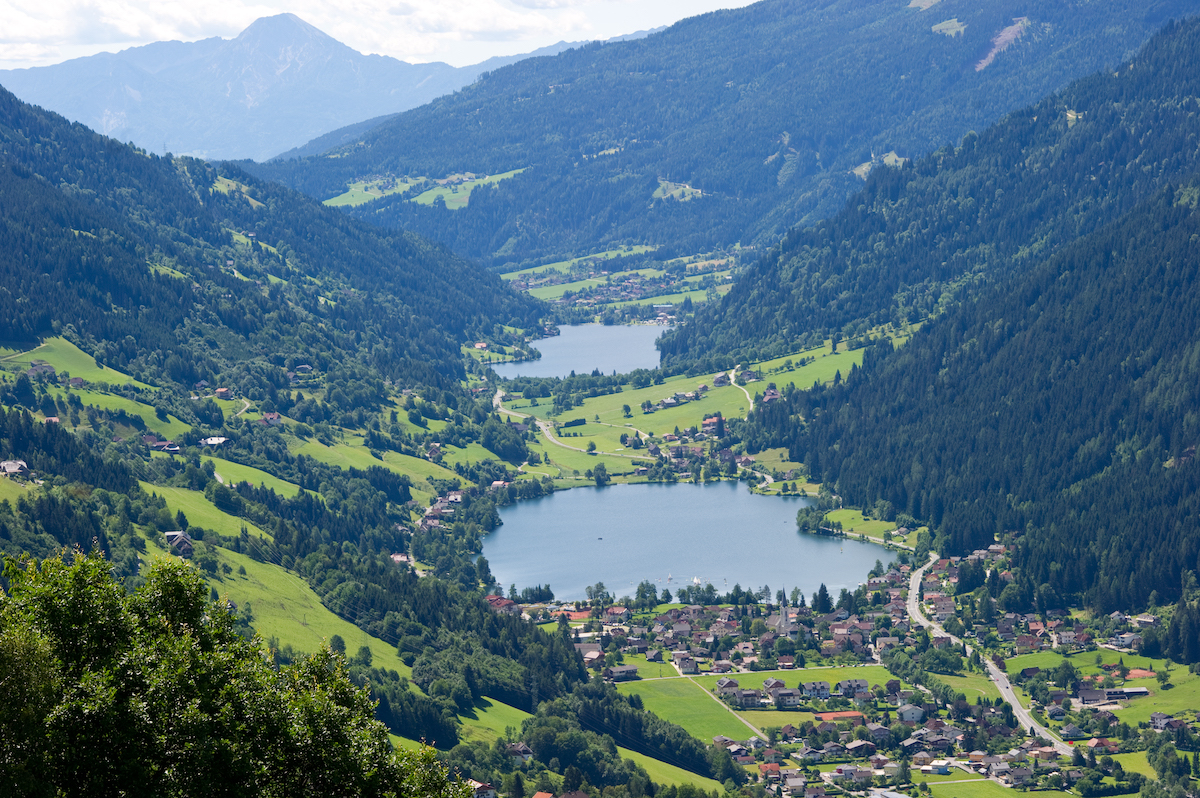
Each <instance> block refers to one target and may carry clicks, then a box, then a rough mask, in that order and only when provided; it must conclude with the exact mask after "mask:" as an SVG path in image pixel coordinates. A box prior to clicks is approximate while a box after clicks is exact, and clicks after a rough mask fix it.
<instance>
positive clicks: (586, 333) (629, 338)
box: [492, 324, 666, 380]
mask: <svg viewBox="0 0 1200 798" xmlns="http://www.w3.org/2000/svg"><path fill="white" fill-rule="evenodd" d="M665 329H666V328H665V327H660V326H658V325H651V324H638V325H632V326H631V325H617V324H613V325H604V324H577V325H574V326H565V327H560V328H559V331H560V333H561V334H559V335H555V336H552V337H550V338H543V339H541V340H540V341H537V342H536V343H535V344H534V348H535V349H537V350H538V351H539V352H541V353H542V357H541V359H540V360H530V361H527V362H525V363H499V364H496V365H493V366H492V368H493V369H495V370H496V373H497V374H499V375H500V376H501V377H502V378H503V379H506V380H509V379H512V378H513V377H566V376H568V375H570V373H571V372H572V371H574V372H575V373H576V374H590V373H592V371H593V370H594V369H600V373H602V374H612V373H613V371H616V372H617V373H618V374H628V373H629V372H631V371H633V370H634V369H653V368H658V350H657V349H655V348H654V341H655V339H657V338H658V336H660V335H662V334H663V331H664V330H665Z"/></svg>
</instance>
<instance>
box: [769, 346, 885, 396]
mask: <svg viewBox="0 0 1200 798" xmlns="http://www.w3.org/2000/svg"><path fill="white" fill-rule="evenodd" d="M865 351H866V350H865V349H855V350H854V351H853V352H838V353H837V354H836V355H833V354H826V355H823V356H821V357H818V358H817V359H816V360H815V361H813V362H812V363H809V364H808V365H807V366H803V367H801V368H798V369H794V370H792V371H789V372H785V373H783V374H771V375H767V374H764V375H763V384H762V385H759V384H758V383H751V384H750V385H747V386H746V390H748V391H750V393H751V394H753V393H754V390H755V386H758V390H759V391H760V392H761V391H763V390H765V389H766V383H768V382H773V383H775V385H776V386H777V387H778V388H779V390H781V391H782V390H783V389H784V388H785V387H786V386H788V385H795V386H796V387H797V388H811V387H812V385H813V383H814V382H819V383H822V384H824V383H827V382H829V381H830V380H832V379H833V378H834V375H836V374H837V372H839V371H840V372H842V379H845V378H846V377H848V376H850V368H851V366H854V365H858V366H862V359H863V353H864V352H865Z"/></svg>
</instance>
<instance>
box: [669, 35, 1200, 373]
mask: <svg viewBox="0 0 1200 798" xmlns="http://www.w3.org/2000/svg"><path fill="white" fill-rule="evenodd" d="M1198 52H1200V25H1198V24H1197V23H1196V21H1194V20H1192V21H1189V22H1187V23H1183V24H1181V25H1178V26H1172V27H1171V28H1170V29H1169V30H1168V31H1166V32H1164V33H1163V34H1160V35H1159V36H1156V37H1155V38H1154V39H1152V40H1151V41H1150V42H1149V43H1148V44H1147V45H1146V47H1145V48H1144V49H1143V50H1142V52H1140V53H1139V54H1138V55H1137V56H1136V57H1135V58H1134V59H1133V60H1132V61H1130V62H1128V63H1126V64H1124V65H1122V66H1121V67H1120V68H1119V69H1118V70H1116V71H1115V72H1113V71H1105V72H1102V73H1100V74H1098V75H1095V76H1093V77H1090V78H1087V79H1084V80H1080V81H1078V82H1077V83H1075V84H1073V85H1072V86H1071V87H1069V88H1068V89H1066V90H1064V91H1062V92H1060V93H1059V94H1056V95H1054V96H1051V97H1048V98H1046V99H1045V100H1043V101H1041V102H1039V103H1037V104H1036V105H1034V106H1032V107H1030V108H1028V109H1026V110H1023V111H1019V112H1016V113H1014V114H1012V115H1011V116H1010V117H1009V118H1007V119H1005V120H1004V121H1003V122H1001V123H999V124H997V125H995V126H993V127H992V128H990V129H988V130H985V131H982V132H981V133H980V134H978V135H975V134H972V135H970V136H967V137H965V138H964V140H963V141H962V143H961V145H960V146H958V147H955V148H946V149H944V150H941V151H939V152H937V153H935V154H934V155H932V156H930V157H928V158H925V159H921V160H919V161H916V162H914V163H913V164H910V165H907V166H906V167H905V168H903V169H883V170H878V171H877V172H875V173H873V174H872V175H871V177H870V179H869V180H868V183H867V186H866V187H865V189H864V190H863V191H862V192H861V193H860V194H859V195H858V196H857V197H856V198H855V199H853V200H852V201H851V202H850V203H849V204H848V205H847V206H846V207H845V208H844V209H843V210H842V211H841V212H840V213H839V214H837V215H836V216H834V217H833V218H831V219H829V220H828V221H826V222H822V223H821V224H818V225H816V226H815V227H813V228H811V229H807V230H796V231H793V232H792V233H790V234H789V235H788V236H787V237H786V239H785V240H784V241H783V242H782V244H781V246H780V247H779V248H778V249H776V250H774V251H772V252H770V253H769V254H768V255H766V256H765V257H764V258H763V260H762V261H761V262H760V263H759V264H757V265H756V266H755V267H754V268H752V269H751V270H749V271H748V272H747V273H746V274H745V275H744V277H743V278H742V279H741V280H740V281H739V282H738V284H737V285H735V286H734V288H733V290H732V291H730V293H729V294H728V295H727V296H726V297H725V298H724V299H723V300H722V301H721V303H720V304H719V305H717V306H714V307H713V308H711V309H708V310H704V311H701V312H700V313H699V314H697V317H696V319H695V322H694V323H693V324H689V325H686V326H684V327H683V328H681V329H679V330H677V331H676V332H674V333H673V334H668V335H667V336H666V337H664V339H663V341H662V343H661V345H660V346H661V349H662V351H663V356H664V359H665V360H666V361H667V362H672V363H677V364H686V363H692V362H695V363H700V362H714V363H719V364H721V367H727V366H728V363H729V362H732V361H733V360H736V359H740V358H746V357H756V356H770V355H771V353H778V354H785V353H789V352H792V351H795V350H796V348H798V347H799V346H801V345H802V344H803V343H804V342H805V341H811V340H814V339H816V340H821V339H824V338H826V337H828V336H829V335H831V334H835V333H837V334H841V335H842V336H844V337H853V336H855V335H860V334H862V333H863V332H865V331H866V330H867V329H869V328H870V327H872V326H875V325H878V324H884V323H903V322H905V321H912V320H916V319H919V318H922V317H924V316H926V315H928V314H930V313H933V312H936V311H937V310H938V308H939V307H941V306H943V305H944V304H945V303H946V302H947V301H950V300H952V299H953V298H954V297H955V296H958V295H959V294H961V293H962V292H964V291H966V292H968V293H969V291H970V290H971V288H972V286H974V285H976V284H978V283H979V282H980V281H982V280H986V279H989V278H995V277H1002V276H1004V275H1007V274H1010V273H1014V272H1019V271H1022V270H1025V269H1028V268H1030V267H1031V266H1032V265H1034V264H1036V263H1037V262H1038V260H1039V259H1040V258H1043V257H1045V256H1046V255H1048V254H1050V253H1052V252H1054V251H1055V250H1056V249H1057V248H1058V247H1061V246H1063V245H1064V244H1067V243H1069V242H1071V241H1073V240H1074V239H1076V238H1077V237H1079V236H1080V235H1083V234H1086V233H1088V232H1090V231H1092V230H1095V229H1096V228H1097V227H1098V226H1100V225H1103V224H1106V223H1109V222H1111V221H1113V220H1114V219H1116V218H1119V216H1120V215H1121V214H1122V213H1124V212H1127V211H1128V210H1129V209H1131V208H1132V207H1134V206H1135V205H1136V204H1137V203H1139V202H1142V201H1145V200H1147V199H1148V198H1149V197H1150V196H1152V195H1153V194H1154V192H1155V191H1157V190H1158V189H1159V188H1161V187H1163V186H1164V185H1166V183H1167V182H1168V181H1170V180H1173V179H1180V178H1182V177H1184V176H1186V175H1188V174H1190V173H1191V172H1192V171H1194V170H1195V169H1196V168H1197V167H1198V166H1200V147H1198V144H1197V141H1196V137H1195V131H1196V127H1195V126H1196V121H1195V120H1196V117H1195V106H1194V102H1195V99H1194V98H1195V97H1196V96H1197V95H1198V94H1200V81H1198V80H1197V74H1200V57H1198V55H1197V53H1198Z"/></svg>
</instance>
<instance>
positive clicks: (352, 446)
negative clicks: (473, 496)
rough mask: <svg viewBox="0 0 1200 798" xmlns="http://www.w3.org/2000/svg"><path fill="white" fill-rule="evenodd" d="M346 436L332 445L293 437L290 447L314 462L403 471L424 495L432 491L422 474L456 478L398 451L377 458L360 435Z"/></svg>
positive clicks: (447, 470)
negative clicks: (295, 442) (344, 440)
mask: <svg viewBox="0 0 1200 798" xmlns="http://www.w3.org/2000/svg"><path fill="white" fill-rule="evenodd" d="M346 440H347V441H348V442H347V443H335V444H334V445H333V446H326V445H325V444H323V443H321V442H320V441H318V440H316V439H315V438H314V439H311V440H307V441H297V443H299V446H294V448H293V451H294V452H296V453H297V454H306V455H308V456H309V457H312V458H313V459H314V460H317V461H318V462H322V463H326V464H328V465H335V466H337V467H339V468H359V469H363V470H366V469H368V468H370V467H371V466H383V467H385V468H390V469H391V470H392V471H395V472H396V473H398V474H407V475H408V476H409V478H411V479H412V481H413V487H414V489H415V490H417V491H420V492H421V493H423V494H425V495H432V489H431V488H430V485H429V483H428V482H426V481H425V477H427V476H434V477H437V478H439V479H458V474H455V473H454V472H453V471H451V470H450V469H448V468H443V467H442V466H440V465H437V464H436V463H431V462H429V461H428V460H423V459H421V458H419V457H412V456H410V455H406V454H400V453H398V452H384V453H383V460H377V459H375V456H374V455H372V454H371V452H370V450H368V449H367V448H366V447H365V446H363V445H362V439H361V438H357V437H355V436H347V437H346ZM356 444H357V445H356Z"/></svg>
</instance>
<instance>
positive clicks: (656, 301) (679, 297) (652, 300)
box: [608, 283, 733, 308]
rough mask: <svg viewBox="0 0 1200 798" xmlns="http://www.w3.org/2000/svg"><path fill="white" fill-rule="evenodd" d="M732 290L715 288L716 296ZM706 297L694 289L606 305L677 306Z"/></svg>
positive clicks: (727, 286) (720, 287)
mask: <svg viewBox="0 0 1200 798" xmlns="http://www.w3.org/2000/svg"><path fill="white" fill-rule="evenodd" d="M731 288H733V285H732V284H731V283H726V284H725V285H719V286H717V293H718V294H727V293H729V289H731ZM707 297H708V291H707V290H701V289H696V290H694V291H679V292H676V293H674V294H663V295H662V296H647V297H642V298H641V299H624V300H621V301H620V302H610V303H608V305H610V306H612V307H615V308H620V307H624V306H626V305H678V304H680V303H682V302H683V301H684V300H685V299H690V300H692V301H693V302H703V301H704V300H705V299H707Z"/></svg>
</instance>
